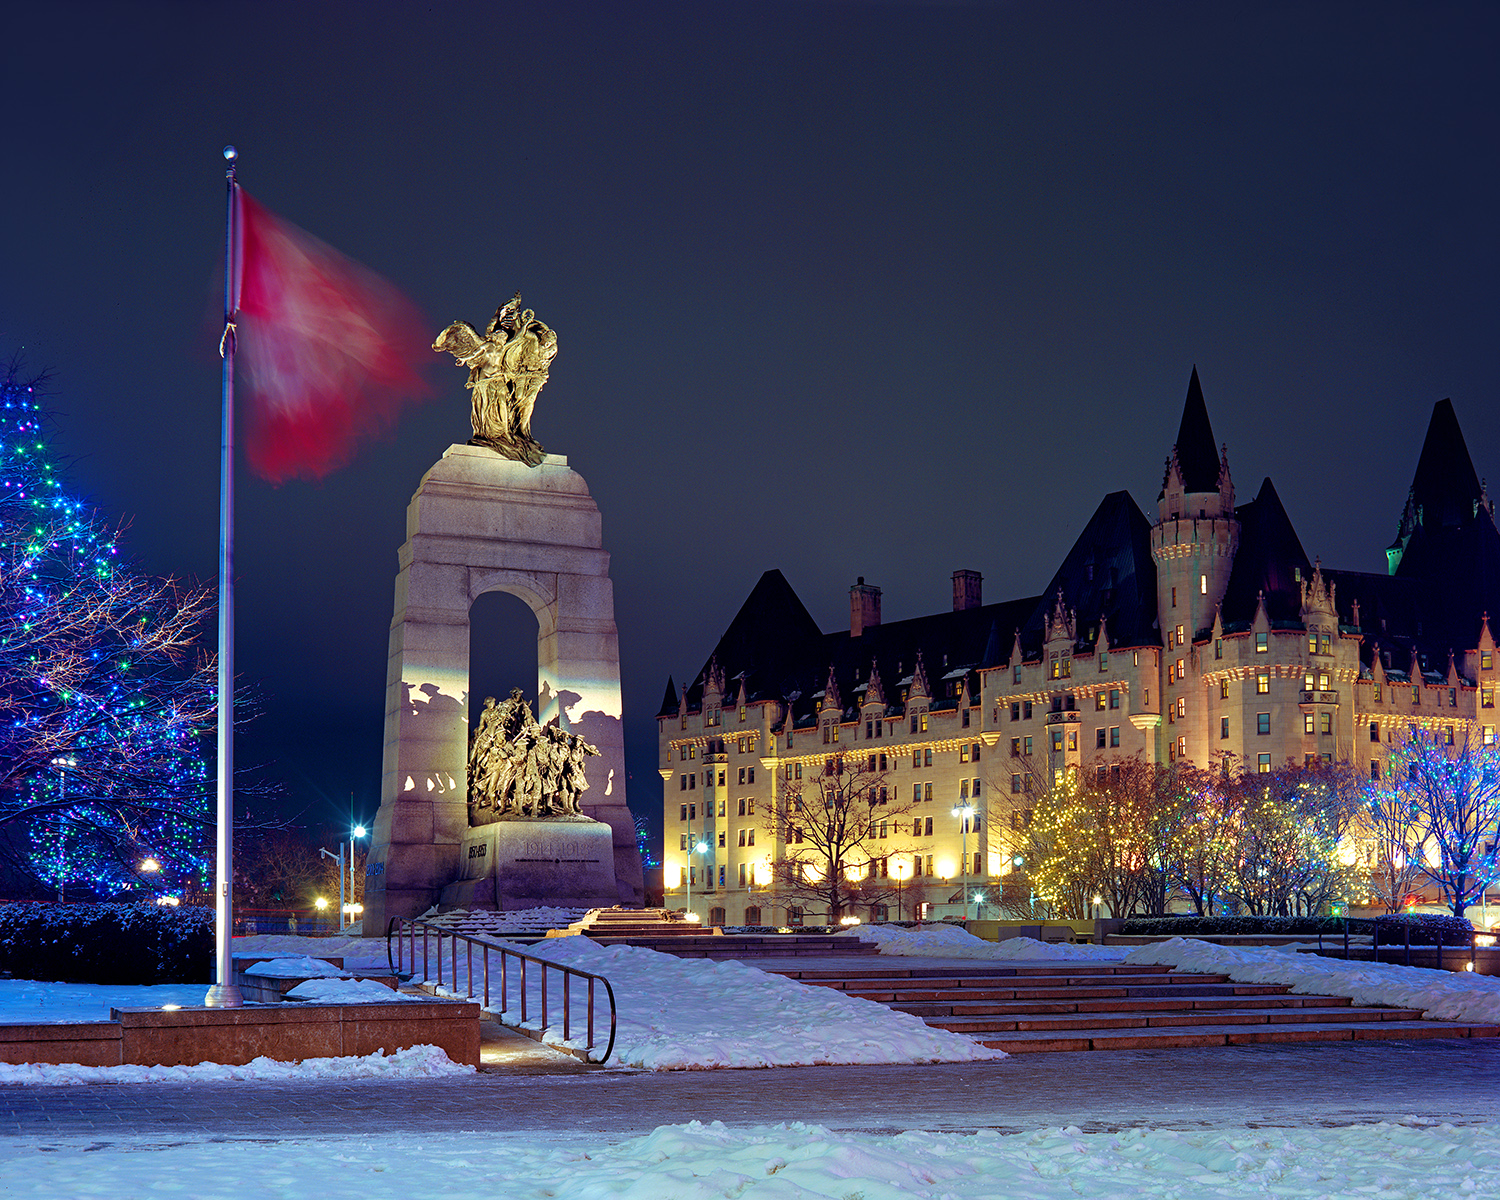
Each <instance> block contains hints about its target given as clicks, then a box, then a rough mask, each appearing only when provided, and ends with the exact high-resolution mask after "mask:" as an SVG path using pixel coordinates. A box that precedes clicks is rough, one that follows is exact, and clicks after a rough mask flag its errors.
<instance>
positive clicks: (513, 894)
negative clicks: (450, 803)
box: [441, 816, 619, 912]
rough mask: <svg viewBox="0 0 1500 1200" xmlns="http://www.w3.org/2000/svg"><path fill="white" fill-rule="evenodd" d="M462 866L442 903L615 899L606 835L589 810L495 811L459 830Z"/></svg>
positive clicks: (591, 903) (501, 905) (573, 903)
mask: <svg viewBox="0 0 1500 1200" xmlns="http://www.w3.org/2000/svg"><path fill="white" fill-rule="evenodd" d="M460 865H461V870H462V874H461V876H460V878H459V879H457V880H456V881H454V882H453V883H451V884H449V885H448V886H447V887H445V888H444V889H443V892H442V898H441V903H442V904H443V906H444V907H457V908H488V909H495V910H497V911H500V912H512V911H515V910H518V909H525V908H539V907H543V906H547V907H557V908H608V907H610V906H611V905H614V904H618V903H619V888H618V887H617V886H616V883H615V856H614V835H613V831H612V830H611V828H610V827H609V826H608V825H606V824H605V823H604V822H602V821H595V820H592V819H591V818H589V817H583V816H574V817H549V818H547V819H545V820H537V819H533V818H527V817H511V818H505V817H502V818H501V819H500V820H498V821H495V822H494V823H493V824H490V825H478V826H474V827H473V828H471V829H469V830H468V831H467V832H466V833H465V834H464V841H463V850H462V858H461V859H460Z"/></svg>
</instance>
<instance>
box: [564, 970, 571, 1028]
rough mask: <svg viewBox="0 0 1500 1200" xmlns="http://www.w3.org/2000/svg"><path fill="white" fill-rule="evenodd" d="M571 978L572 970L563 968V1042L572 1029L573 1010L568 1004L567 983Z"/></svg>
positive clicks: (569, 998) (569, 994) (569, 997)
mask: <svg viewBox="0 0 1500 1200" xmlns="http://www.w3.org/2000/svg"><path fill="white" fill-rule="evenodd" d="M572 979H573V972H571V971H569V970H568V969H567V968H566V967H565V968H563V1041H565V1042H566V1041H567V1040H568V1036H569V1034H570V1032H571V1031H572V1025H571V1020H572V1017H573V1011H572V1006H571V1004H570V1000H571V998H572V993H571V992H569V990H568V985H569V983H570V982H572Z"/></svg>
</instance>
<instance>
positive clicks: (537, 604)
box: [364, 445, 643, 933]
mask: <svg viewBox="0 0 1500 1200" xmlns="http://www.w3.org/2000/svg"><path fill="white" fill-rule="evenodd" d="M490 591H504V592H509V593H511V594H512V595H515V596H519V597H520V598H521V599H522V600H524V601H525V602H526V604H527V605H528V606H529V607H530V608H531V610H532V612H533V613H534V614H535V616H536V618H537V674H538V688H539V701H538V708H539V709H540V711H539V712H538V713H537V718H538V720H540V721H541V722H542V723H544V724H545V723H547V722H548V721H551V720H558V721H560V722H561V723H562V725H563V727H564V728H565V729H570V730H573V731H574V732H576V733H578V734H580V735H581V736H582V737H583V738H584V739H585V740H586V741H588V742H590V743H591V744H593V745H594V746H596V747H598V749H599V756H598V757H594V758H590V759H589V760H588V762H587V766H586V776H587V779H588V783H589V787H588V790H587V791H585V792H584V793H583V796H582V807H583V812H584V814H585V815H587V816H590V817H593V818H594V819H596V820H598V821H602V822H604V823H605V824H606V825H608V826H609V827H610V828H611V830H612V834H611V837H612V841H613V846H614V852H613V858H614V861H613V864H612V866H613V874H614V878H615V881H616V884H617V887H618V892H617V898H618V900H619V901H620V902H621V903H626V904H630V903H635V904H639V903H640V902H641V900H642V898H643V890H642V873H641V862H640V854H639V852H638V851H637V849H636V841H635V826H634V822H633V821H632V820H631V817H630V812H629V810H628V808H627V807H626V802H625V759H624V739H623V735H622V731H621V706H620V666H619V662H620V657H619V637H618V634H617V632H616V628H615V617H614V590H613V586H612V584H611V583H610V578H609V555H608V554H607V553H606V552H605V551H604V550H603V548H602V534H601V523H600V518H599V509H598V507H597V506H596V505H595V504H594V501H593V498H592V497H591V496H590V495H589V491H588V485H587V484H586V483H585V482H584V480H583V478H582V476H580V475H579V474H578V473H577V472H575V471H573V470H571V469H570V468H569V467H568V462H567V459H566V458H564V457H562V456H561V455H555V454H552V455H547V456H546V458H545V459H544V460H543V461H542V463H541V464H540V465H539V466H537V467H534V468H533V467H528V466H526V465H525V464H524V463H520V462H515V461H513V460H510V459H506V458H502V457H500V456H499V455H497V454H495V453H494V452H492V451H490V450H488V449H486V448H484V447H480V446H457V445H455V446H450V447H449V448H448V449H447V451H446V452H445V453H444V455H443V457H442V459H441V460H440V461H439V462H438V463H437V464H436V465H434V466H433V468H432V469H431V470H430V471H428V473H427V474H426V475H425V476H424V477H423V479H422V483H421V486H420V487H419V488H418V489H417V492H416V495H414V496H413V497H412V501H411V504H410V506H409V507H408V509H407V540H406V542H405V544H404V545H403V546H402V547H401V552H400V570H399V572H398V573H397V576H396V603H395V614H394V616H393V618H392V620H391V640H390V660H389V664H388V668H387V676H386V721H385V758H384V770H383V773H382V783H381V800H380V809H379V812H378V813H377V814H376V818H375V828H374V834H373V837H372V841H371V850H370V855H369V859H368V861H367V865H366V887H365V917H364V919H365V923H366V925H365V927H366V928H367V929H369V930H370V931H371V932H372V933H376V932H383V931H384V929H385V925H386V922H387V920H388V919H389V918H390V917H393V916H405V917H410V916H415V915H416V914H417V913H419V912H422V911H423V910H425V909H426V908H428V907H429V906H430V905H432V904H434V903H436V902H437V901H438V899H439V896H440V893H441V891H442V889H443V888H444V887H445V886H446V885H448V884H450V883H453V882H454V881H456V880H458V879H460V878H461V876H462V873H463V872H462V866H461V856H462V854H463V853H464V845H465V836H466V832H467V830H468V811H467V802H466V797H467V779H466V761H467V758H468V733H469V702H470V699H471V697H470V696H469V691H468V676H469V609H470V607H471V605H472V604H473V603H474V601H475V600H476V599H477V598H478V597H479V596H481V595H483V594H484V593H485V592H490Z"/></svg>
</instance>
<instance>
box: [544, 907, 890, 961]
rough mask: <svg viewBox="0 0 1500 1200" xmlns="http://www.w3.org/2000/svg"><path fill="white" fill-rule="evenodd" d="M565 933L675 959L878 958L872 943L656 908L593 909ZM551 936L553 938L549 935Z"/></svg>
mask: <svg viewBox="0 0 1500 1200" xmlns="http://www.w3.org/2000/svg"><path fill="white" fill-rule="evenodd" d="M560 932H564V933H567V934H574V933H577V934H582V935H584V936H585V937H588V938H592V939H593V940H594V941H596V942H599V943H600V944H601V945H605V946H644V947H645V948H646V949H648V950H658V951H660V952H661V953H663V954H675V955H676V956H677V957H679V958H713V959H730V958H736V959H739V958H785V957H793V958H806V957H809V956H811V955H818V956H819V957H825V958H826V957H837V958H856V959H858V958H868V957H869V956H870V955H873V954H878V953H879V948H878V947H877V946H875V944H874V943H872V942H862V941H860V940H859V939H858V938H852V937H837V936H835V935H834V934H827V933H804V934H795V933H792V934H788V933H772V934H754V933H724V932H723V931H722V930H720V929H717V928H713V929H704V928H703V926H702V925H700V924H698V923H697V922H696V921H684V920H682V919H681V918H680V917H673V916H672V915H671V914H670V913H668V912H667V910H666V909H660V908H647V909H640V908H596V909H593V910H591V911H590V912H589V913H588V914H587V915H586V916H584V917H583V918H582V919H580V920H578V921H574V922H573V924H571V925H569V926H568V928H567V930H566V931H560ZM554 936H556V935H554Z"/></svg>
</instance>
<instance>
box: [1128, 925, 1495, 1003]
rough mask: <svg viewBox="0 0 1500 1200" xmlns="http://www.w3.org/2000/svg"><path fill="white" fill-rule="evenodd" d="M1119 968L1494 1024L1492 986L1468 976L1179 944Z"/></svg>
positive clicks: (1149, 951) (1142, 952)
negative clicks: (1199, 975)
mask: <svg viewBox="0 0 1500 1200" xmlns="http://www.w3.org/2000/svg"><path fill="white" fill-rule="evenodd" d="M1125 961H1126V962H1130V963H1169V964H1171V965H1172V966H1174V967H1181V968H1182V969H1183V970H1188V971H1206V972H1214V973H1218V974H1223V975H1228V976H1229V978H1230V979H1232V980H1234V981H1235V982H1236V983H1285V984H1290V985H1291V989H1292V991H1294V992H1299V993H1301V994H1303V995H1316V996H1348V997H1349V998H1350V999H1352V1000H1354V1001H1355V1002H1356V1003H1357V1004H1389V1005H1393V1006H1394V1007H1396V1008H1420V1009H1421V1010H1422V1014H1423V1016H1425V1017H1427V1018H1428V1019H1429V1020H1435V1021H1475V1022H1485V1023H1488V1024H1500V979H1497V978H1495V977H1494V976H1490V975H1474V974H1471V973H1469V972H1468V971H1435V970H1430V969H1428V968H1426V967H1401V966H1397V965H1396V964H1394V963H1369V962H1355V961H1353V960H1347V961H1346V960H1344V959H1341V958H1319V957H1317V956H1315V955H1311V954H1297V953H1295V952H1292V953H1289V952H1288V951H1287V950H1286V949H1285V948H1284V947H1279V946H1278V947H1271V946H1264V947H1261V946H1244V947H1230V946H1216V945H1213V944H1212V943H1210V942H1199V941H1192V940H1189V939H1186V938H1172V939H1171V940H1170V941H1166V942H1158V943H1156V944H1154V945H1149V946H1140V947H1137V948H1136V949H1135V950H1133V951H1131V952H1130V954H1128V955H1127V956H1126V958H1125Z"/></svg>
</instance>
